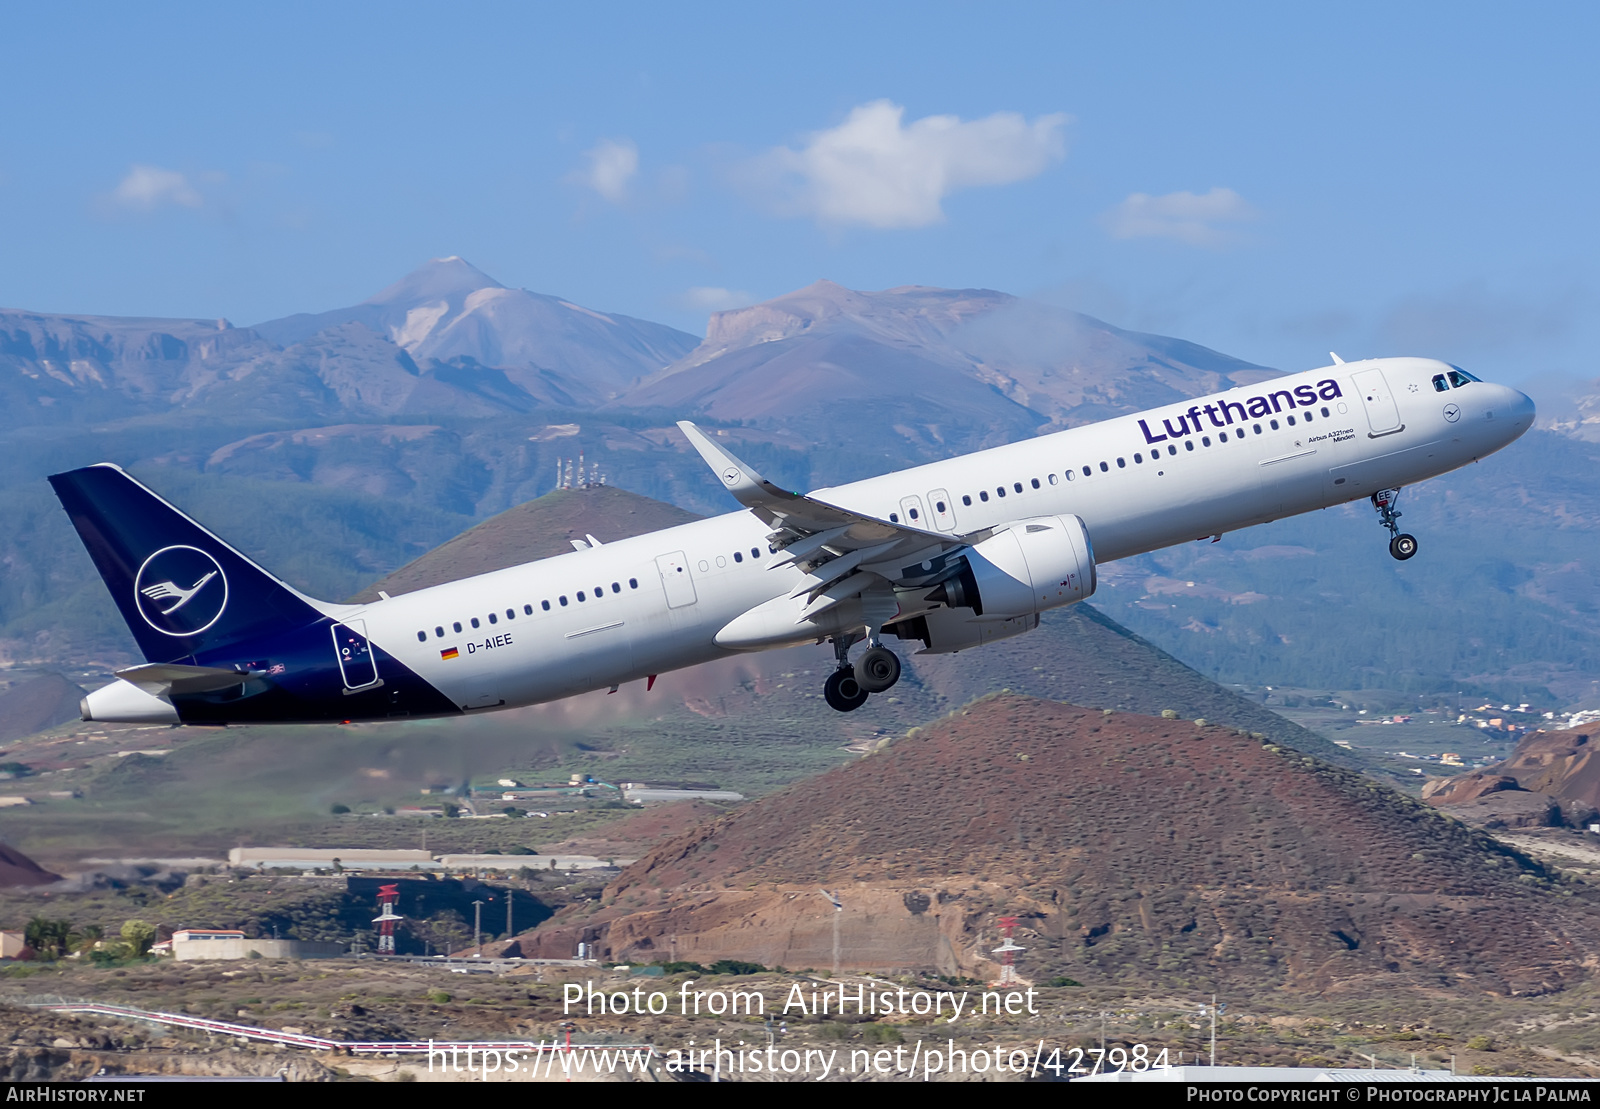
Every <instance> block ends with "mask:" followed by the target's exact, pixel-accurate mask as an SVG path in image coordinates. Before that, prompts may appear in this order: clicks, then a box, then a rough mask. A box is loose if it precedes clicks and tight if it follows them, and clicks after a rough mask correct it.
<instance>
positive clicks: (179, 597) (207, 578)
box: [133, 546, 228, 636]
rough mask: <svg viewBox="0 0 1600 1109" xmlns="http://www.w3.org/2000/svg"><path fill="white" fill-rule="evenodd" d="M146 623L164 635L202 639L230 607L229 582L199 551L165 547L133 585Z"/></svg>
mask: <svg viewBox="0 0 1600 1109" xmlns="http://www.w3.org/2000/svg"><path fill="white" fill-rule="evenodd" d="M133 590H134V600H135V602H136V603H137V604H138V606H139V615H141V616H143V617H144V620H145V623H147V624H149V625H150V626H151V627H152V628H154V629H155V630H156V631H158V632H160V633H162V634H163V635H175V636H189V635H199V634H200V633H201V632H203V631H205V630H206V629H207V628H209V627H211V626H212V625H213V624H215V623H216V622H217V621H218V620H219V619H220V618H221V617H222V610H223V609H224V608H226V607H227V606H228V578H227V575H225V574H224V573H223V572H222V567H221V565H219V564H218V562H217V560H216V559H215V558H212V557H211V556H210V555H209V554H207V553H206V552H205V551H202V550H201V549H200V548H198V547H187V546H174V547H163V548H162V549H161V550H159V551H157V552H156V553H155V554H153V555H151V556H150V557H149V558H147V559H145V560H144V565H143V566H141V567H139V574H138V576H137V577H136V578H135V579H134V582H133Z"/></svg>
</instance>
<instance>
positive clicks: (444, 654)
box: [439, 647, 461, 659]
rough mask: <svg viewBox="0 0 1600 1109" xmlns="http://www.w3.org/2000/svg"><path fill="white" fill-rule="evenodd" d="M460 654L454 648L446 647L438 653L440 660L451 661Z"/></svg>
mask: <svg viewBox="0 0 1600 1109" xmlns="http://www.w3.org/2000/svg"><path fill="white" fill-rule="evenodd" d="M460 653H461V652H460V651H458V650H456V649H455V648H454V647H447V648H445V649H444V650H442V651H440V652H439V657H440V658H442V659H452V658H455V657H456V656H457V655H459V654H460Z"/></svg>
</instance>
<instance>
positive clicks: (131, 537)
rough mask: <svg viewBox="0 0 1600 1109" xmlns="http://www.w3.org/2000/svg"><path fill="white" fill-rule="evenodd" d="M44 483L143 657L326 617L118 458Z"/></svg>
mask: <svg viewBox="0 0 1600 1109" xmlns="http://www.w3.org/2000/svg"><path fill="white" fill-rule="evenodd" d="M50 484H51V485H52V486H54V488H55V491H56V496H57V497H59V498H60V499H61V504H62V505H63V507H65V508H66V510H67V515H68V516H70V517H71V518H72V525H73V527H75V528H77V529H78V535H79V537H81V538H82V539H83V545H84V546H85V547H87V548H88V549H89V557H90V558H92V559H93V560H94V564H95V568H96V569H98V570H99V571H100V576H101V577H102V578H104V579H105V583H106V586H107V587H108V588H109V589H110V590H111V597H112V599H113V600H115V601H116V603H117V607H118V608H119V609H120V610H121V611H122V618H123V619H124V620H126V621H127V622H128V628H129V630H131V631H132V632H133V637H134V639H135V640H137V641H138V644H139V649H140V650H141V651H143V652H144V657H145V660H146V661H147V662H161V663H165V662H179V661H182V660H185V659H194V660H198V661H204V660H205V657H206V656H208V655H212V654H214V653H216V652H218V651H223V650H224V649H225V648H227V647H229V646H231V645H238V644H242V643H244V642H245V641H248V640H253V639H258V638H269V637H276V636H279V635H282V634H283V633H286V632H292V631H294V630H296V629H299V628H303V627H306V626H307V625H310V624H314V623H316V622H317V621H319V620H322V619H324V618H325V617H324V615H323V613H322V612H320V611H318V610H317V609H316V608H315V607H313V605H312V604H311V603H310V602H309V600H308V599H307V598H305V597H303V596H302V595H300V594H299V593H296V592H295V591H294V590H293V589H291V588H290V587H289V586H287V585H285V584H284V583H283V582H281V581H279V580H278V579H277V578H275V577H273V576H272V575H271V574H269V573H267V572H266V571H265V570H263V569H261V567H259V566H257V565H256V564H255V563H253V562H251V561H250V560H249V559H248V558H246V557H244V555H242V554H240V553H239V552H238V551H236V550H234V549H233V548H232V547H230V546H228V544H226V543H224V542H223V541H222V540H220V539H218V538H217V537H216V536H215V535H212V534H211V533H210V532H209V531H207V530H206V529H205V528H203V527H201V526H200V525H199V524H197V523H195V522H194V521H193V520H191V519H189V517H187V516H185V515H184V514H183V513H181V512H179V511H178V510H177V509H176V508H174V507H172V505H170V504H168V503H167V502H166V501H164V500H162V499H161V498H160V497H158V496H156V495H155V494H154V493H152V492H151V491H150V490H149V489H147V488H145V487H144V486H143V485H141V484H139V483H138V482H137V481H135V480H134V479H133V478H131V477H129V476H128V474H127V473H125V472H124V471H123V470H122V468H121V467H120V466H113V465H111V464H110V463H106V462H102V463H101V464H99V465H98V466H88V467H85V468H84V469H81V470H71V471H68V472H67V473H64V474H55V475H53V476H52V477H51V478H50ZM324 634H326V633H324Z"/></svg>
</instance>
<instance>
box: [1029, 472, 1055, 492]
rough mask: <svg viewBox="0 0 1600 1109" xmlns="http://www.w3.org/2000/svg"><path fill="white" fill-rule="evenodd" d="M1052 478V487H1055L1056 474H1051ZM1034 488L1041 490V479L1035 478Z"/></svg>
mask: <svg viewBox="0 0 1600 1109" xmlns="http://www.w3.org/2000/svg"><path fill="white" fill-rule="evenodd" d="M1050 478H1051V482H1050V484H1052V485H1054V484H1055V480H1054V479H1055V475H1054V474H1051V475H1050ZM1033 487H1034V488H1035V489H1037V488H1039V479H1038V478H1034V479H1033Z"/></svg>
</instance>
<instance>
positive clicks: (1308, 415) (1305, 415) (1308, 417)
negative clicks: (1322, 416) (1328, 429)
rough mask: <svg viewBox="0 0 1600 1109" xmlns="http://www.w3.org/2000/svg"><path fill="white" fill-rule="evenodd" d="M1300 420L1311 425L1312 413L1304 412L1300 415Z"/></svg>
mask: <svg viewBox="0 0 1600 1109" xmlns="http://www.w3.org/2000/svg"><path fill="white" fill-rule="evenodd" d="M1300 418H1301V419H1302V420H1304V421H1305V422H1306V423H1308V424H1309V423H1310V422H1311V413H1310V412H1302V413H1300Z"/></svg>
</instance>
